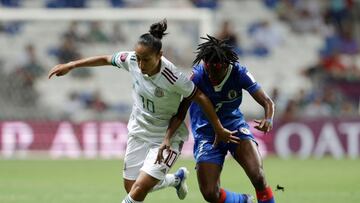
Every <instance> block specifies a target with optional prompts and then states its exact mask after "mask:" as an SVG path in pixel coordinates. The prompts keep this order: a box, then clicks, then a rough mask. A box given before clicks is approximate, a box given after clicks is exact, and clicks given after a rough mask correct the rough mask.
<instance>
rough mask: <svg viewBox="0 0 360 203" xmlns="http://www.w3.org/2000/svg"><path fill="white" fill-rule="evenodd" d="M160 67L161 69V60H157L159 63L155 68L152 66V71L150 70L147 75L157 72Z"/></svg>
mask: <svg viewBox="0 0 360 203" xmlns="http://www.w3.org/2000/svg"><path fill="white" fill-rule="evenodd" d="M160 69H161V60H159V63H158V64H157V65H156V68H154V69H153V71H151V73H149V74H148V75H149V76H153V75H155V74H157V73H159V72H160Z"/></svg>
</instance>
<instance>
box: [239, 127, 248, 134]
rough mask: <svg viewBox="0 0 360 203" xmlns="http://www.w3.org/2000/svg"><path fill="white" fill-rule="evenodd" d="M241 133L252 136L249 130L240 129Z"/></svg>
mask: <svg viewBox="0 0 360 203" xmlns="http://www.w3.org/2000/svg"><path fill="white" fill-rule="evenodd" d="M239 131H240V132H241V133H243V134H246V135H250V130H249V129H247V128H240V129H239Z"/></svg>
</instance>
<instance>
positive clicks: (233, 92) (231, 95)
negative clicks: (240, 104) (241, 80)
mask: <svg viewBox="0 0 360 203" xmlns="http://www.w3.org/2000/svg"><path fill="white" fill-rule="evenodd" d="M237 96H238V93H237V92H236V90H230V91H229V92H228V98H229V99H230V100H232V99H235V98H236V97H237Z"/></svg>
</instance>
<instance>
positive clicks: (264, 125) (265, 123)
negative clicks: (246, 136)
mask: <svg viewBox="0 0 360 203" xmlns="http://www.w3.org/2000/svg"><path fill="white" fill-rule="evenodd" d="M254 122H255V123H257V124H258V125H256V126H255V127H254V128H256V129H258V130H260V131H263V132H265V133H267V132H269V131H270V130H271V129H272V127H273V122H272V119H265V118H264V119H262V120H259V119H256V120H254Z"/></svg>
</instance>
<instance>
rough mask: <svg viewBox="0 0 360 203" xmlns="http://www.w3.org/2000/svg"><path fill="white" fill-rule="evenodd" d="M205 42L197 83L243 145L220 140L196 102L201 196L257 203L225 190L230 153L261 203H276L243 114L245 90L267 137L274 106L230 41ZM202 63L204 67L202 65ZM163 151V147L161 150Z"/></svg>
mask: <svg viewBox="0 0 360 203" xmlns="http://www.w3.org/2000/svg"><path fill="white" fill-rule="evenodd" d="M202 39H205V40H206V42H204V43H202V44H200V45H199V46H198V49H197V56H196V58H195V60H194V65H195V66H194V69H193V75H192V80H193V82H194V83H195V85H196V86H197V87H198V88H199V89H200V90H201V91H202V92H203V93H204V94H205V95H207V96H208V97H209V99H210V100H211V102H212V103H213V105H214V106H215V109H216V113H217V115H218V117H219V119H220V121H221V123H222V125H223V126H224V127H225V128H227V129H229V130H232V131H237V132H236V134H235V135H236V136H237V137H239V138H240V139H241V141H240V144H236V143H229V142H224V141H223V140H221V138H220V137H218V136H217V135H215V133H214V131H213V129H212V127H211V124H210V122H209V120H208V119H207V118H206V116H205V114H204V112H203V111H202V109H201V107H200V106H199V105H198V104H196V103H194V102H193V103H191V106H190V119H191V127H192V132H193V135H194V139H195V144H194V157H195V160H196V169H197V178H198V182H199V187H200V191H201V193H202V195H203V197H204V199H205V200H206V201H208V202H213V203H218V202H220V203H249V202H252V198H253V197H251V196H250V195H247V194H240V193H235V192H231V191H229V190H226V189H223V188H220V173H221V170H222V166H223V164H224V159H225V156H226V154H227V152H228V151H229V152H230V153H231V154H232V156H233V157H234V159H235V160H236V161H237V162H238V163H239V165H240V166H241V167H242V168H243V169H244V171H245V172H246V174H247V176H248V177H249V179H250V180H251V183H252V184H253V186H254V187H255V190H256V197H257V201H258V203H274V202H275V200H274V197H273V193H272V190H271V188H270V187H269V186H268V184H267V182H266V179H265V175H264V170H263V164H262V159H261V155H260V153H259V151H258V147H257V142H256V141H255V139H254V136H253V135H252V133H251V132H250V130H249V125H248V124H247V123H246V121H245V118H244V116H243V114H242V113H241V111H240V110H239V106H240V104H241V101H242V90H243V89H245V90H246V91H248V92H249V93H250V95H251V96H252V97H253V98H254V99H255V101H256V102H257V103H259V104H260V105H261V106H262V107H263V108H264V111H265V115H264V118H263V119H261V120H255V122H256V123H257V124H258V125H257V126H255V128H256V129H258V130H260V131H263V132H265V133H266V132H269V131H270V130H271V129H272V121H273V117H274V103H273V101H272V100H271V99H270V98H269V97H268V96H267V94H266V93H265V92H264V90H263V89H261V87H260V85H259V84H258V83H257V82H256V81H255V80H254V78H253V76H252V75H251V74H250V72H248V70H247V69H246V68H245V67H244V66H241V65H240V64H239V63H238V62H237V60H238V57H237V55H236V53H235V52H234V51H233V49H232V47H231V46H230V45H228V44H227V43H226V41H224V40H218V39H216V38H214V37H212V36H209V35H208V36H207V38H202ZM201 61H203V63H200V62H201ZM189 105H190V101H189V102H184V103H183V104H182V105H181V106H180V108H182V109H180V110H179V112H183V115H182V116H183V118H184V117H185V114H186V110H187V108H188V107H189ZM165 139H166V138H165ZM164 148H165V147H164V144H163V145H162V146H161V147H160V150H161V149H164ZM160 152H161V151H160Z"/></svg>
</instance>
